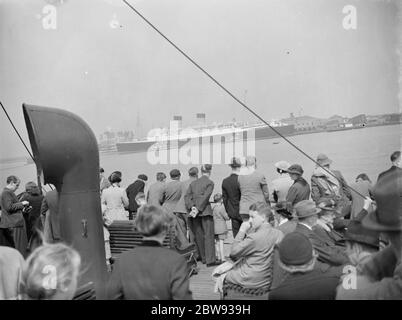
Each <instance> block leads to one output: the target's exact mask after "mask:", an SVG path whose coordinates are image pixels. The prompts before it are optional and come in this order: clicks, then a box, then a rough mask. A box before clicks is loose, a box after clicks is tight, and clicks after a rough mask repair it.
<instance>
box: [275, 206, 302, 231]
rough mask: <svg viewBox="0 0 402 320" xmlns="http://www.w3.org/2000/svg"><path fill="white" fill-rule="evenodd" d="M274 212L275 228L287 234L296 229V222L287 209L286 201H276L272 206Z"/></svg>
mask: <svg viewBox="0 0 402 320" xmlns="http://www.w3.org/2000/svg"><path fill="white" fill-rule="evenodd" d="M273 209H274V213H275V228H276V229H278V230H280V231H282V233H283V234H285V235H286V234H288V233H291V232H293V231H294V230H295V229H296V224H297V223H296V222H295V221H294V220H293V216H292V214H291V213H290V212H289V211H288V205H287V202H286V201H282V202H278V203H277V204H276V205H275V206H274V207H273Z"/></svg>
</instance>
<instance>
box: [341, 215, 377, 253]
mask: <svg viewBox="0 0 402 320" xmlns="http://www.w3.org/2000/svg"><path fill="white" fill-rule="evenodd" d="M379 238H380V232H378V231H375V230H370V229H367V228H365V227H364V226H363V225H362V223H361V221H359V220H351V221H350V222H349V224H348V228H347V230H346V232H345V236H344V239H345V240H346V241H351V242H357V243H362V244H365V245H368V246H371V247H374V248H377V249H378V248H379V246H380V239H379Z"/></svg>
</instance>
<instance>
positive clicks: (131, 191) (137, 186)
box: [126, 180, 145, 212]
mask: <svg viewBox="0 0 402 320" xmlns="http://www.w3.org/2000/svg"><path fill="white" fill-rule="evenodd" d="M144 188H145V182H144V181H142V180H136V181H135V182H134V183H132V184H130V185H129V186H128V187H127V189H126V193H127V197H128V202H129V204H128V211H130V212H137V209H138V204H137V202H136V201H135V196H136V195H137V194H138V193H139V192H144Z"/></svg>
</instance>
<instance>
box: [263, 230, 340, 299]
mask: <svg viewBox="0 0 402 320" xmlns="http://www.w3.org/2000/svg"><path fill="white" fill-rule="evenodd" d="M278 253H279V265H280V267H281V268H282V269H283V270H284V271H286V273H287V274H286V275H285V277H284V279H283V281H282V282H281V283H280V284H279V286H277V287H276V288H273V289H272V290H271V292H270V293H269V297H268V299H269V300H334V299H335V295H336V286H337V285H338V283H339V278H340V276H341V274H342V268H341V267H330V268H328V266H326V265H323V264H321V263H319V262H318V261H317V254H316V253H315V251H314V250H313V246H312V245H311V242H310V241H309V239H308V238H307V237H306V236H305V235H303V234H300V233H298V232H292V233H289V234H288V235H286V236H285V237H284V238H283V240H282V242H281V243H280V244H279V249H278Z"/></svg>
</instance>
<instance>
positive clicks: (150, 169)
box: [0, 125, 402, 192]
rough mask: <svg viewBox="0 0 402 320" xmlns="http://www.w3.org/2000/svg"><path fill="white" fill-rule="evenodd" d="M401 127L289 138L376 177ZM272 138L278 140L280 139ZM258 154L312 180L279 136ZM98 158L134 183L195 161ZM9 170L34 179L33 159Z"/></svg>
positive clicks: (223, 168) (259, 146) (0, 173)
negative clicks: (296, 169)
mask: <svg viewBox="0 0 402 320" xmlns="http://www.w3.org/2000/svg"><path fill="white" fill-rule="evenodd" d="M401 133H402V130H401V125H394V126H383V127H371V128H364V129H357V130H348V131H337V132H321V133H315V134H308V135H300V136H294V137H290V138H289V140H291V141H292V142H293V143H294V144H296V145H297V146H298V147H299V148H301V149H302V150H304V151H305V152H306V153H307V154H309V155H310V156H312V157H313V158H315V157H316V155H317V154H318V153H325V154H327V155H328V157H329V158H331V159H332V160H333V164H332V168H334V169H338V170H340V171H341V172H342V173H343V175H344V177H345V178H346V180H347V181H348V182H353V181H354V179H355V177H356V176H357V175H358V174H359V173H363V172H365V173H367V174H368V176H369V177H370V178H371V179H372V180H374V181H375V180H376V179H377V176H378V174H379V173H380V172H381V171H383V170H385V169H387V168H389V167H390V160H389V156H390V154H391V153H392V152H393V151H395V150H400V149H401V144H402V135H401ZM273 142H279V144H274V143H273ZM256 156H257V165H258V169H259V170H260V171H262V172H263V173H264V174H265V176H266V178H267V179H268V181H272V180H273V179H274V178H275V177H276V170H275V167H274V163H275V162H277V161H279V160H286V161H288V162H290V163H298V164H301V165H302V167H303V169H304V171H305V173H304V176H305V177H306V178H307V180H308V181H309V179H310V177H311V173H312V170H313V169H314V164H313V163H312V162H311V161H310V160H309V159H307V158H306V157H305V156H304V155H302V154H301V153H299V152H298V151H297V150H295V149H294V148H293V147H292V146H291V145H289V144H288V143H287V142H286V141H284V140H282V139H280V138H277V139H271V140H263V141H257V142H256ZM100 164H101V166H102V167H103V168H104V169H105V171H106V173H107V174H108V173H110V172H112V171H114V170H120V171H122V172H123V183H122V184H123V186H127V185H128V184H130V183H131V182H132V181H133V180H134V179H135V178H136V176H137V175H138V174H140V173H144V174H146V175H147V176H148V178H149V179H150V180H151V182H153V181H154V180H155V174H156V172H158V171H164V172H165V173H166V174H168V172H169V171H170V170H171V169H173V168H178V169H179V170H180V171H181V172H182V176H184V177H185V178H187V170H188V168H190V167H191V165H186V166H184V165H151V164H149V163H148V161H147V156H146V153H133V154H124V155H119V154H109V155H101V158H100ZM229 173H230V168H229V167H228V166H227V165H224V164H222V165H214V166H213V171H212V176H211V178H212V180H213V181H214V182H215V191H214V192H221V191H220V186H221V182H222V179H223V178H225V177H226V176H228V174H229ZM11 174H14V175H17V176H19V177H20V178H21V180H22V185H24V184H25V183H26V182H28V181H30V180H33V181H36V179H35V174H36V169H35V165H34V164H30V165H24V164H23V163H14V164H7V166H4V165H3V166H2V167H0V181H1V186H4V185H5V180H6V177H7V176H9V175H11Z"/></svg>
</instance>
